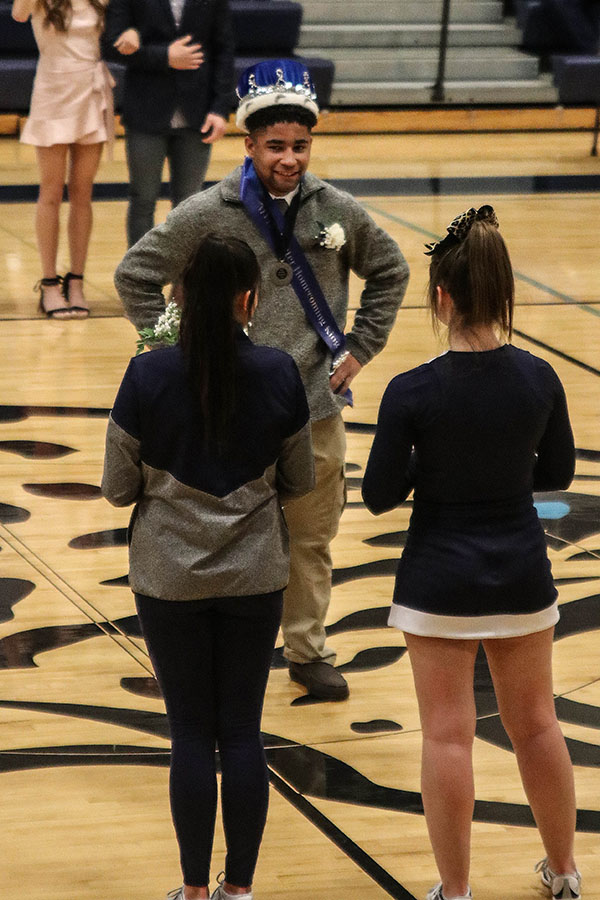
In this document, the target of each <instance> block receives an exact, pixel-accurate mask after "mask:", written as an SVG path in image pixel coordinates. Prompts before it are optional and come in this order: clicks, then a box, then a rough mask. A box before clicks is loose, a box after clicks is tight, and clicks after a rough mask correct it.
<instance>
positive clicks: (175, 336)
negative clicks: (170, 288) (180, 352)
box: [136, 303, 181, 356]
mask: <svg viewBox="0 0 600 900" xmlns="http://www.w3.org/2000/svg"><path fill="white" fill-rule="evenodd" d="M180 322H181V309H180V307H179V306H178V305H177V304H176V303H169V304H167V307H166V309H165V311H164V313H163V314H162V315H161V316H159V318H158V320H157V322H156V325H154V327H153V328H142V330H141V331H139V332H138V334H139V337H138V342H137V352H136V356H139V355H140V353H143V352H144V350H145V349H146V347H149V348H150V349H152V348H153V347H172V346H173V344H176V343H177V341H178V340H179V324H180Z"/></svg>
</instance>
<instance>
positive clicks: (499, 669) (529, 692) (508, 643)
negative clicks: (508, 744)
mask: <svg viewBox="0 0 600 900" xmlns="http://www.w3.org/2000/svg"><path fill="white" fill-rule="evenodd" d="M553 636H554V629H553V628H549V629H546V630H545V631H540V632H538V633H537V634H529V635H526V636H524V637H519V638H505V639H503V640H502V639H498V640H488V641H484V647H485V652H486V655H487V658H488V662H489V666H490V672H491V673H492V678H493V680H494V689H495V691H496V697H497V699H498V707H499V710H500V716H501V718H502V722H503V724H504V727H505V728H506V731H507V733H508V736H509V737H510V739H511V741H512V745H513V747H514V750H515V754H516V757H517V762H518V765H519V771H520V773H521V779H522V781H523V787H524V788H525V793H526V794H527V799H528V800H529V804H530V806H531V809H532V811H533V815H534V817H535V821H536V823H537V826H538V828H539V830H540V834H541V837H542V841H543V843H544V847H545V848H546V854H547V856H548V862H549V864H550V868H551V869H553V870H554V871H555V872H560V873H561V874H568V873H572V872H575V869H576V866H575V859H574V857H573V844H574V837H575V817H576V814H577V807H576V803H575V786H574V781H573V766H572V764H571V759H570V757H569V752H568V750H567V746H566V744H565V739H564V737H563V735H562V732H561V730H560V726H559V724H558V721H557V719H556V711H555V707H554V695H553V691H552V640H553Z"/></svg>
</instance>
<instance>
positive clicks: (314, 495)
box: [281, 414, 346, 663]
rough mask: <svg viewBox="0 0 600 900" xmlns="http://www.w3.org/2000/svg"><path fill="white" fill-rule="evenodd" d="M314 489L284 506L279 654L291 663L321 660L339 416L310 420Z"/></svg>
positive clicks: (341, 490) (328, 654)
mask: <svg viewBox="0 0 600 900" xmlns="http://www.w3.org/2000/svg"><path fill="white" fill-rule="evenodd" d="M312 438H313V449H314V457H315V488H314V490H313V491H311V492H310V494H307V495H306V496H304V497H299V498H298V499H296V500H291V501H290V502H289V503H288V504H287V505H286V507H285V510H284V512H285V518H286V522H287V525H288V529H289V532H290V580H289V584H288V587H287V590H286V591H285V594H284V600H283V618H282V621H281V627H282V629H283V637H284V643H285V649H284V656H285V657H286V659H289V660H290V661H291V662H297V663H307V662H315V661H317V660H327V662H331V663H333V661H334V659H335V654H334V652H333V651H332V650H331V649H329V648H328V647H326V646H325V617H326V615H327V610H328V608H329V601H330V600H331V553H330V550H329V544H330V542H331V541H332V540H333V538H334V537H335V536H336V534H337V531H338V526H339V522H340V517H341V515H342V510H343V509H344V503H345V501H346V482H345V477H344V458H345V455H346V434H345V431H344V422H343V419H342V417H341V415H340V414H337V415H335V416H331V417H330V418H328V419H321V420H320V421H318V422H313V423H312Z"/></svg>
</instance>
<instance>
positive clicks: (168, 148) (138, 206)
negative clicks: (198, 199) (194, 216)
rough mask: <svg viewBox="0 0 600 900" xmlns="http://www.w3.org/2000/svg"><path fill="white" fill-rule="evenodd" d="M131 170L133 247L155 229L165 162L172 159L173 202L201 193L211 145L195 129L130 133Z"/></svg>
mask: <svg viewBox="0 0 600 900" xmlns="http://www.w3.org/2000/svg"><path fill="white" fill-rule="evenodd" d="M125 143H126V152H127V167H128V169H129V206H128V208H127V244H128V246H129V247H131V246H132V245H133V244H135V243H136V241H139V239H140V238H141V237H142V236H143V235H144V234H146V232H147V231H150V229H151V228H153V226H154V210H155V208H156V201H157V200H158V198H159V196H160V189H161V184H162V172H163V167H164V164H165V159H168V160H169V179H170V186H171V202H172V204H173V206H177V204H178V203H181V201H182V200H185V199H186V198H187V197H190V196H191V195H192V194H195V193H196V192H197V191H200V190H202V185H203V184H204V177H205V175H206V170H207V168H208V162H209V159H210V149H211V145H210V144H204V143H203V142H202V135H201V134H200V132H199V131H195V130H194V129H193V128H174V129H172V130H171V131H169V132H167V133H166V134H146V133H145V132H142V131H131V130H127V132H126V135H125Z"/></svg>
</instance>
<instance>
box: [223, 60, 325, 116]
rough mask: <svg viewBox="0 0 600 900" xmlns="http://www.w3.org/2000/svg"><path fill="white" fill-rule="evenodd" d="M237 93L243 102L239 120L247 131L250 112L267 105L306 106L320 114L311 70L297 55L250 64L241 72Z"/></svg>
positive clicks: (239, 108)
mask: <svg viewBox="0 0 600 900" xmlns="http://www.w3.org/2000/svg"><path fill="white" fill-rule="evenodd" d="M236 94H237V95H238V99H239V101H240V105H239V107H238V111H237V116H236V120H235V121H236V125H237V126H238V128H241V129H242V130H244V131H245V130H246V119H247V118H248V116H249V115H251V114H252V113H255V112H256V111H257V110H258V109H265V108H266V107H267V106H276V105H279V104H285V105H290V106H303V107H304V109H308V110H310V112H312V113H314V115H315V116H318V115H319V107H318V106H317V102H316V101H317V95H316V92H315V86H314V84H313V83H312V81H311V77H310V72H309V71H308V69H307V68H306V66H305V65H303V63H301V62H299V61H298V60H296V59H266V60H263V61H262V62H258V63H255V64H254V65H253V66H249V67H248V68H247V69H246V70H245V71H244V72H243V73H242V75H241V76H240V80H239V81H238V85H237V88H236Z"/></svg>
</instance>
